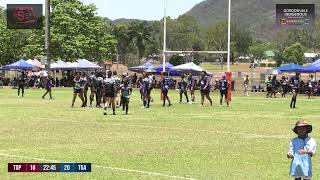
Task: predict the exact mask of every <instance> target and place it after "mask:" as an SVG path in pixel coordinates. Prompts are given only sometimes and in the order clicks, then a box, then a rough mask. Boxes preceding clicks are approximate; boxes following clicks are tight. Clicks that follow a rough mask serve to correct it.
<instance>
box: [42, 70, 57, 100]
mask: <svg viewBox="0 0 320 180" xmlns="http://www.w3.org/2000/svg"><path fill="white" fill-rule="evenodd" d="M43 86H44V87H45V88H46V90H47V91H46V92H45V93H44V95H43V96H42V99H44V98H45V97H46V95H47V94H48V93H49V96H50V99H52V93H51V90H52V87H53V86H54V85H53V83H52V81H51V76H50V75H48V76H47V77H46V78H45V79H44V85H43Z"/></svg>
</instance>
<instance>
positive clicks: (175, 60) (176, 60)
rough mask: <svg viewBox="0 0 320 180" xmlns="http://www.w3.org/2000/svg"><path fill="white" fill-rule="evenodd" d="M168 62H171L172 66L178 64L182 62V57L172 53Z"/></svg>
mask: <svg viewBox="0 0 320 180" xmlns="http://www.w3.org/2000/svg"><path fill="white" fill-rule="evenodd" d="M169 63H170V64H172V65H173V66H178V65H180V64H183V63H184V59H183V57H182V56H179V55H173V56H171V57H170V60H169Z"/></svg>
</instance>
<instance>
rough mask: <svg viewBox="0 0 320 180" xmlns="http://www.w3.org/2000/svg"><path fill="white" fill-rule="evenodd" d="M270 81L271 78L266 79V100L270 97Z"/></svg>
mask: <svg viewBox="0 0 320 180" xmlns="http://www.w3.org/2000/svg"><path fill="white" fill-rule="evenodd" d="M271 83H272V79H271V76H269V77H268V79H266V85H267V96H266V97H267V98H269V97H270V98H271V95H272V84H271Z"/></svg>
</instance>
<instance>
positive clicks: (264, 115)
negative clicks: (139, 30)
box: [0, 88, 320, 180]
mask: <svg viewBox="0 0 320 180" xmlns="http://www.w3.org/2000/svg"><path fill="white" fill-rule="evenodd" d="M42 93H43V90H29V89H28V90H26V95H25V97H24V98H18V97H17V95H16V90H12V89H8V88H7V89H6V88H5V89H0V134H1V136H0V142H1V143H0V158H1V163H0V179H30V180H31V179H32V180H34V179H183V178H187V179H188V178H189V179H228V180H229V179H254V180H257V179H272V180H274V179H290V178H289V175H288V171H289V165H290V160H288V159H287V158H286V153H287V150H288V148H287V146H288V143H289V141H290V139H291V138H292V137H294V133H293V132H292V131H291V129H292V128H293V125H294V123H295V122H296V120H297V119H298V118H304V119H306V120H308V121H309V122H310V123H311V124H312V125H313V127H314V130H313V133H312V134H311V136H312V137H314V138H315V139H316V140H318V139H320V136H319V133H318V132H319V127H320V113H319V107H320V99H319V98H315V99H311V100H308V99H307V98H306V97H305V96H299V98H298V104H297V107H298V108H297V109H294V110H293V109H290V108H289V102H290V98H289V97H288V98H276V99H266V98H264V97H263V96H262V95H261V96H254V97H241V96H236V97H233V103H232V106H231V107H229V108H228V107H225V106H224V107H222V108H219V107H218V103H217V102H218V93H217V92H215V93H214V94H213V95H212V96H213V100H214V106H213V107H210V106H209V105H208V103H207V104H206V106H205V107H203V108H201V107H199V106H198V104H194V105H187V104H178V103H177V102H178V93H177V91H171V92H170V93H169V95H170V96H171V99H172V101H173V104H174V105H173V106H171V107H162V106H161V102H160V100H159V91H155V92H153V97H154V99H155V102H154V103H153V104H152V106H151V108H150V109H141V105H140V101H139V98H138V97H139V96H138V91H136V90H135V91H134V94H133V96H132V98H131V104H130V109H129V113H130V114H129V115H124V113H123V112H122V111H120V109H118V110H117V115H116V116H113V115H107V116H103V115H102V109H96V108H80V107H79V106H80V102H79V99H77V104H76V106H77V107H75V108H70V105H71V95H72V90H71V89H67V88H64V89H54V97H55V100H52V101H51V100H42V99H41V98H40V97H41V95H42ZM197 102H199V96H197ZM109 113H110V111H109ZM8 162H16V163H17V162H37V163H43V162H47V163H49V162H89V163H92V165H93V167H92V172H91V173H82V174H81V173H69V174H68V173H63V174H62V173H45V174H40V173H30V174H26V173H8V172H7V163H8ZM313 167H314V169H313V173H314V177H313V179H320V173H319V170H320V161H319V157H318V156H315V157H313Z"/></svg>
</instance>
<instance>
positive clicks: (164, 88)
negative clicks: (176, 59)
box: [160, 72, 172, 106]
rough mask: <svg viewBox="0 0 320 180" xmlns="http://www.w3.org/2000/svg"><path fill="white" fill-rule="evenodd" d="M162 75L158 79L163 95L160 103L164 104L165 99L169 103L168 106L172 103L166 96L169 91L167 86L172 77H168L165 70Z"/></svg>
mask: <svg viewBox="0 0 320 180" xmlns="http://www.w3.org/2000/svg"><path fill="white" fill-rule="evenodd" d="M163 76H164V77H163V78H162V79H161V80H160V83H161V92H162V95H163V104H162V106H165V105H166V100H167V101H168V103H169V105H168V106H171V105H172V104H171V101H170V98H169V96H168V92H169V87H170V83H171V81H172V79H171V78H169V77H168V73H167V72H164V73H163Z"/></svg>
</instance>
